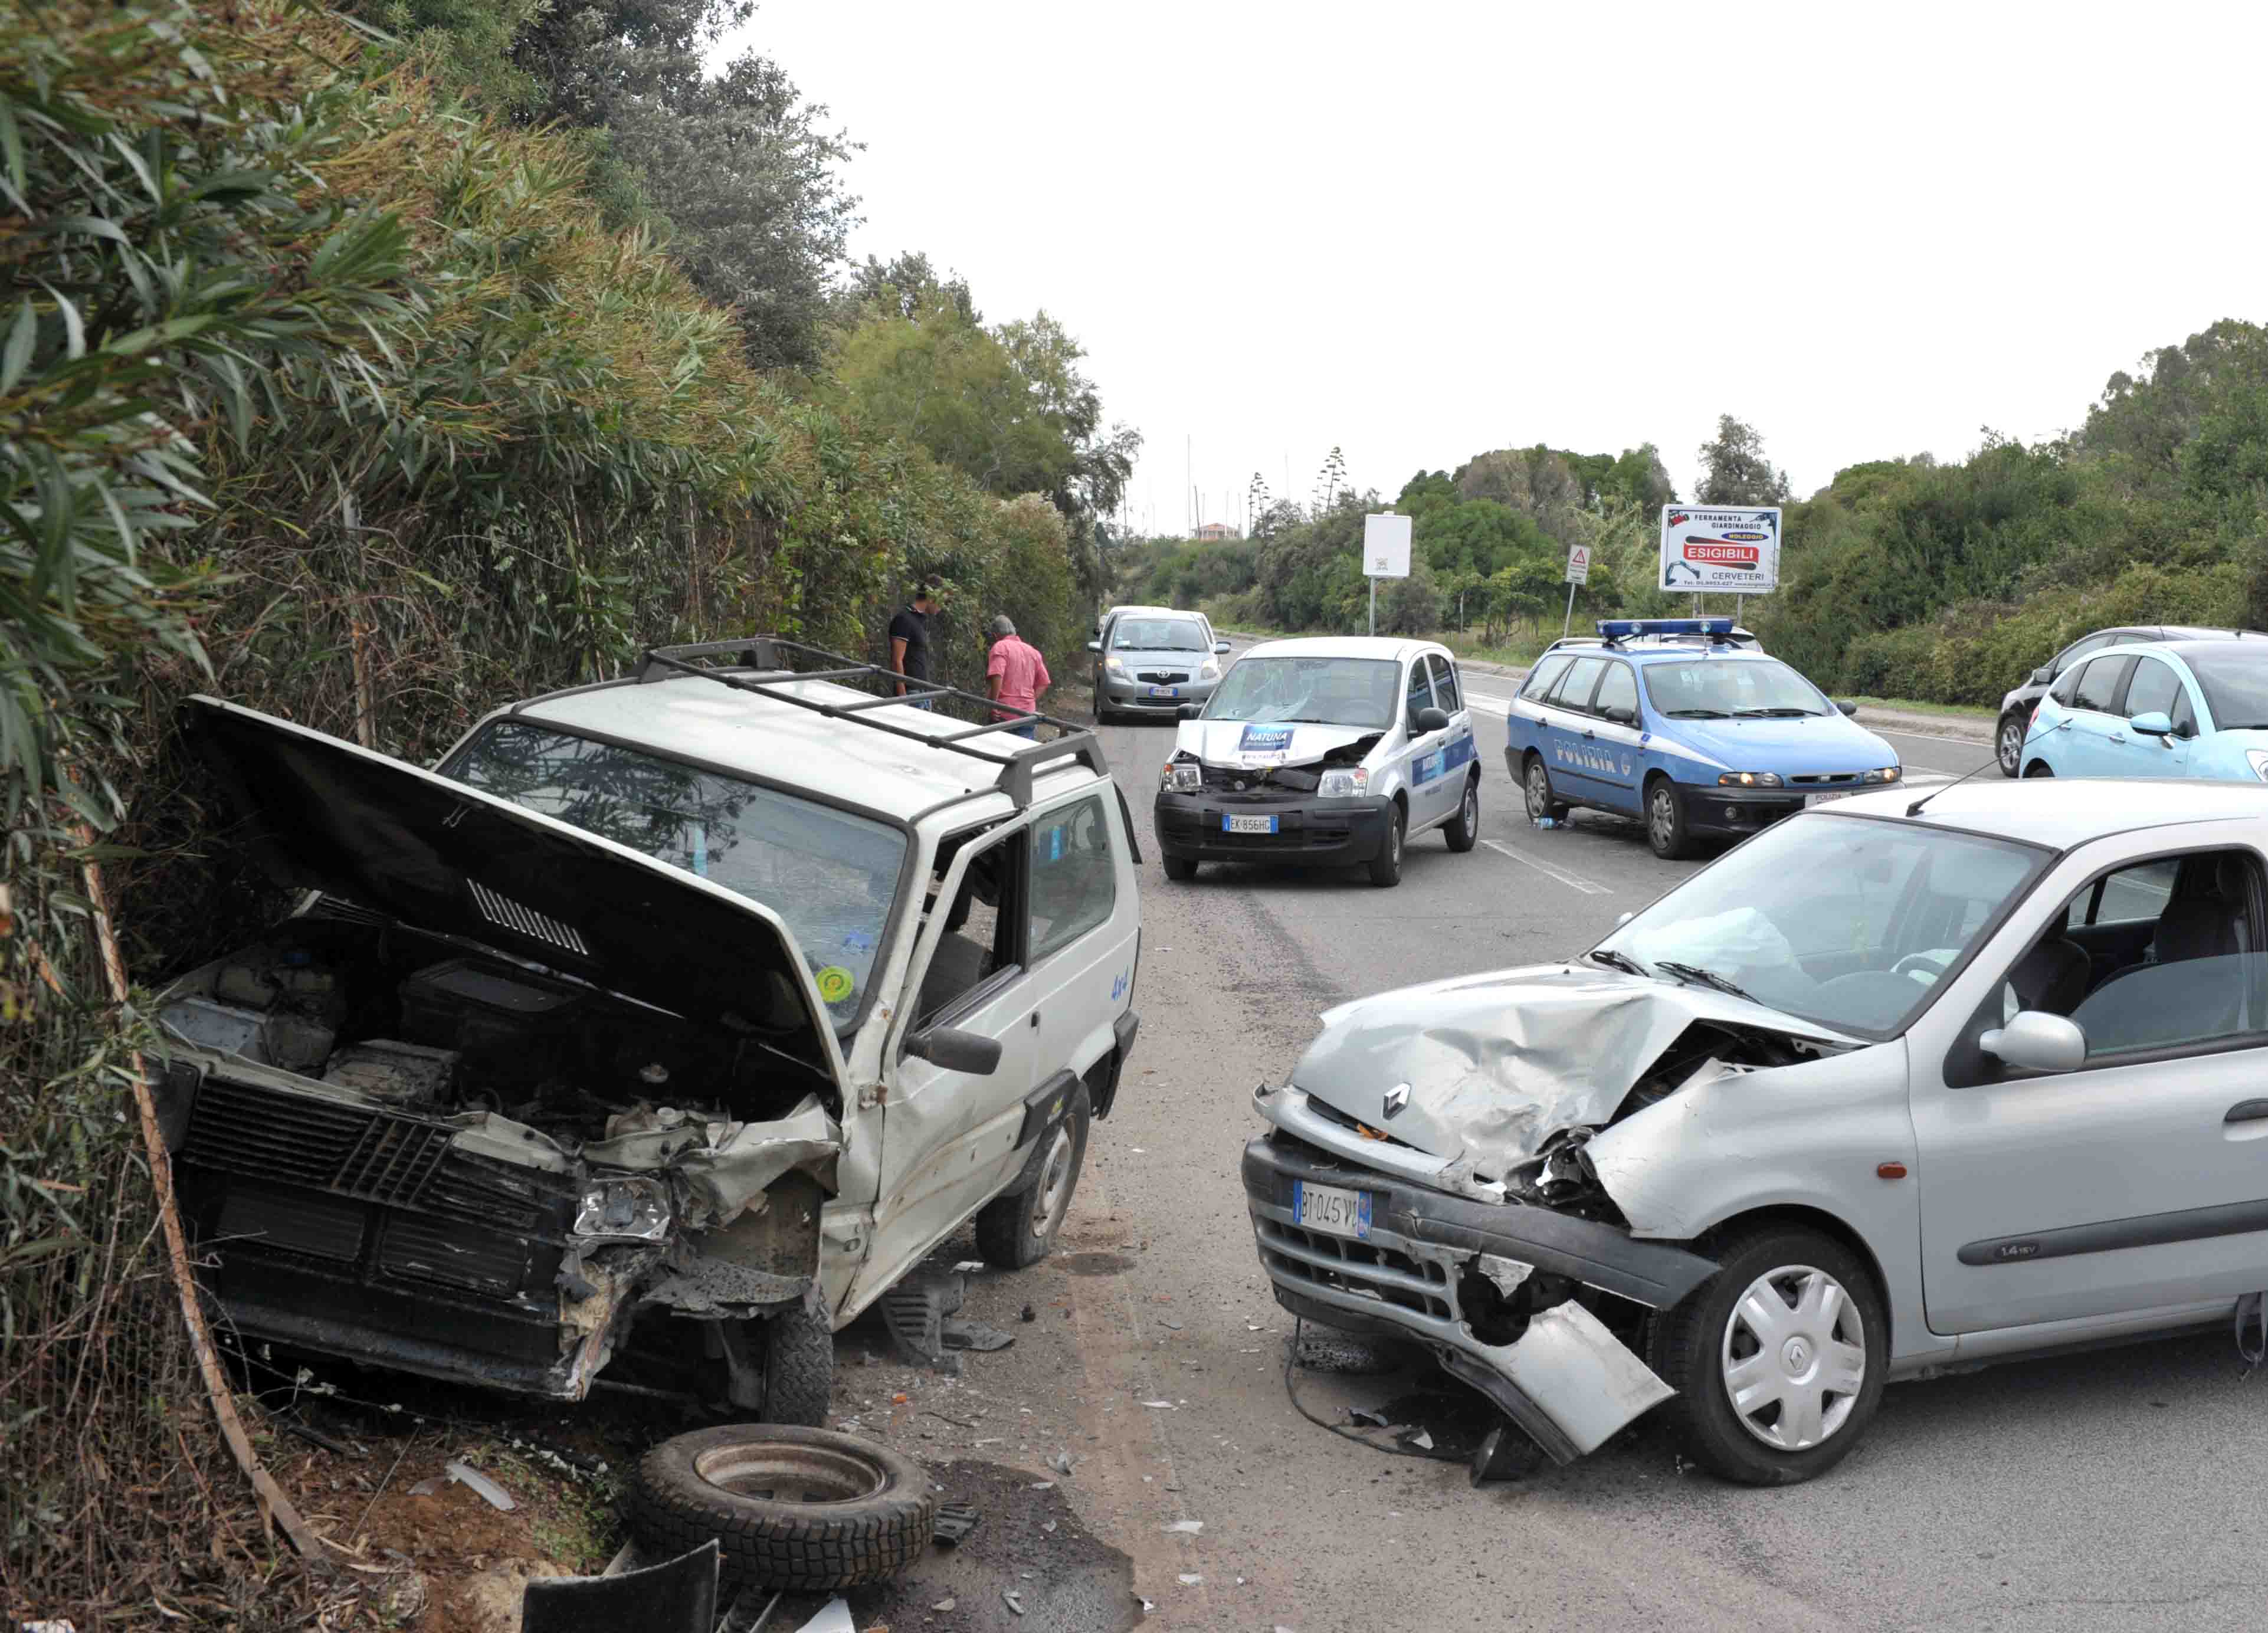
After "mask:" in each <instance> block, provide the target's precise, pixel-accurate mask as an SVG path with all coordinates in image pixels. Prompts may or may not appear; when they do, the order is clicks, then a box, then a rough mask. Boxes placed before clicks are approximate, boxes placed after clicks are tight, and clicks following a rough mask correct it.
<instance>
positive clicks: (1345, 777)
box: [1315, 766, 1370, 799]
mask: <svg viewBox="0 0 2268 1633" xmlns="http://www.w3.org/2000/svg"><path fill="white" fill-rule="evenodd" d="M1315 792H1317V793H1318V794H1320V795H1322V797H1323V798H1325V799H1359V798H1362V796H1364V795H1365V794H1367V793H1368V792H1370V773H1369V772H1368V771H1367V770H1366V769H1364V768H1362V767H1361V766H1351V767H1347V768H1344V769H1339V770H1335V771H1326V772H1324V773H1323V776H1322V781H1321V782H1319V783H1316V784H1315Z"/></svg>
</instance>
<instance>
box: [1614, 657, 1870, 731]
mask: <svg viewBox="0 0 2268 1633" xmlns="http://www.w3.org/2000/svg"><path fill="white" fill-rule="evenodd" d="M1646 696H1647V697H1648V698H1649V699H1650V700H1652V702H1653V707H1654V710H1655V712H1657V713H1660V714H1665V715H1668V716H1670V717H1672V718H1675V719H1684V720H1705V719H1710V718H1724V719H1731V718H1734V717H1739V716H1742V715H1750V716H1757V715H1761V716H1772V715H1784V716H1787V717H1794V716H1797V715H1830V714H1833V713H1834V712H1835V708H1834V705H1832V704H1831V703H1830V702H1828V701H1827V699H1826V698H1825V697H1823V696H1822V695H1820V691H1819V688H1817V687H1815V686H1814V685H1812V684H1811V682H1810V681H1808V680H1805V679H1804V678H1803V677H1802V676H1801V675H1800V674H1798V673H1796V672H1795V671H1794V670H1793V669H1791V668H1789V667H1788V666H1786V664H1784V663H1781V662H1779V661H1778V659H1766V660H1764V661H1763V662H1757V661H1756V660H1754V659H1751V658H1740V659H1737V660H1735V661H1734V662H1732V663H1727V662H1725V661H1723V660H1722V659H1720V658H1696V659H1695V660H1694V661H1693V662H1691V663H1690V664H1648V665H1646Z"/></svg>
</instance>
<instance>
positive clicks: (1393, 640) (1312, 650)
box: [1244, 635, 1455, 659]
mask: <svg viewBox="0 0 2268 1633" xmlns="http://www.w3.org/2000/svg"><path fill="white" fill-rule="evenodd" d="M1416 652H1440V654H1442V656H1444V657H1449V658H1454V656H1455V654H1454V653H1452V652H1451V651H1449V649H1448V648H1447V647H1446V646H1443V645H1442V644H1440V642H1438V641H1413V640H1410V638H1408V637H1407V636H1398V635H1308V636H1298V637H1296V638H1294V639H1292V640H1287V641H1263V642H1262V643H1261V644H1259V645H1257V646H1256V647H1254V648H1253V649H1252V650H1251V651H1248V652H1246V653H1245V654H1244V656H1245V657H1246V658H1396V659H1400V658H1408V657H1410V655H1411V654H1413V653H1416Z"/></svg>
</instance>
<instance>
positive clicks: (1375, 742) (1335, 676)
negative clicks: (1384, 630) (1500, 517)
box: [1155, 636, 1481, 885]
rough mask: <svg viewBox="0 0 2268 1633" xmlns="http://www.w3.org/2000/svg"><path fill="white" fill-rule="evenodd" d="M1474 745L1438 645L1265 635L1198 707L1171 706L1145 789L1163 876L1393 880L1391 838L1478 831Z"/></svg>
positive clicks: (1466, 840)
mask: <svg viewBox="0 0 2268 1633" xmlns="http://www.w3.org/2000/svg"><path fill="white" fill-rule="evenodd" d="M1480 789H1481V779H1480V749H1479V745H1478V744H1477V743H1476V741H1475V740H1474V738H1473V722H1472V715H1471V713H1470V712H1469V710H1467V709H1466V707H1465V695H1464V685H1463V682H1462V679H1461V678H1460V677H1459V675H1458V673H1457V661H1456V659H1455V658H1453V657H1451V656H1450V654H1449V650H1448V648H1447V647H1445V646H1440V645H1436V644H1433V643H1432V642H1430V641H1404V640H1395V639H1390V638H1388V637H1384V636H1339V637H1322V638H1312V639H1307V640H1297V641H1268V642H1263V644H1260V645H1258V646H1256V647H1254V648H1253V649H1252V650H1251V651H1248V652H1247V653H1246V654H1245V655H1244V656H1243V657H1242V658H1239V659H1238V660H1237V662H1236V665H1235V666H1234V667H1233V668H1232V669H1231V670H1230V671H1229V672H1228V673H1227V674H1226V675H1225V676H1223V677H1222V679H1221V682H1220V684H1219V686H1218V687H1217V688H1214V691H1213V695H1212V696H1211V699H1210V700H1208V701H1207V702H1206V703H1205V705H1204V708H1203V709H1202V710H1199V709H1196V708H1184V709H1183V710H1182V722H1181V725H1180V727H1179V734H1178V737H1177V739H1176V741H1175V748H1174V757H1173V758H1172V759H1171V760H1170V761H1167V764H1166V767H1165V769H1164V772H1163V774H1162V775H1161V776H1160V781H1159V786H1158V803H1157V807H1156V813H1155V814H1156V819H1157V821H1156V827H1157V834H1158V848H1159V850H1160V851H1162V852H1163V853H1164V860H1165V867H1166V877H1167V878H1168V879H1195V878H1196V877H1197V868H1198V865H1199V864H1201V863H1205V862H1287V863H1298V864H1307V865H1326V866H1329V865H1341V864H1354V863H1362V864H1367V865H1368V867H1369V869H1370V879H1371V882H1372V883H1373V884H1374V885H1394V884H1398V883H1400V882H1401V879H1402V852H1403V845H1404V844H1405V843H1406V842H1408V841H1409V840H1410V838H1411V837H1412V836H1414V835H1418V834H1422V833H1424V832H1425V830H1426V829H1428V828H1440V829H1441V830H1442V832H1443V833H1444V834H1445V835H1447V839H1448V842H1449V849H1450V850H1458V851H1464V850H1471V849H1472V848H1473V842H1474V841H1475V840H1476V839H1477V838H1478V837H1479V836H1480V825H1481V793H1480Z"/></svg>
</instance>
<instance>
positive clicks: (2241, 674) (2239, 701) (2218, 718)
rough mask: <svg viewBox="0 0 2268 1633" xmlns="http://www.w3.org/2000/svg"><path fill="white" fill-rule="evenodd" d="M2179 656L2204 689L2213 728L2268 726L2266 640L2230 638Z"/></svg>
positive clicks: (2241, 729)
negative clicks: (2221, 643) (2186, 663)
mask: <svg viewBox="0 0 2268 1633" xmlns="http://www.w3.org/2000/svg"><path fill="white" fill-rule="evenodd" d="M2182 657H2183V658H2184V659H2185V660H2186V661H2187V662H2188V664H2189V666H2190V673H2191V674H2193V675H2195V676H2196V677H2197V679H2198V686H2199V687H2200V688H2202V689H2203V690H2204V692H2205V707H2206V708H2207V709H2209V710H2212V711H2213V729H2214V730H2215V731H2218V732H2242V731H2245V730H2247V729H2248V728H2254V727H2260V726H2268V641H2231V642H2229V643H2228V644H2227V645H2225V646H2208V647H2201V648H2198V649H2197V650H2195V651H2187V652H2184V653H2183V654H2182Z"/></svg>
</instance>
